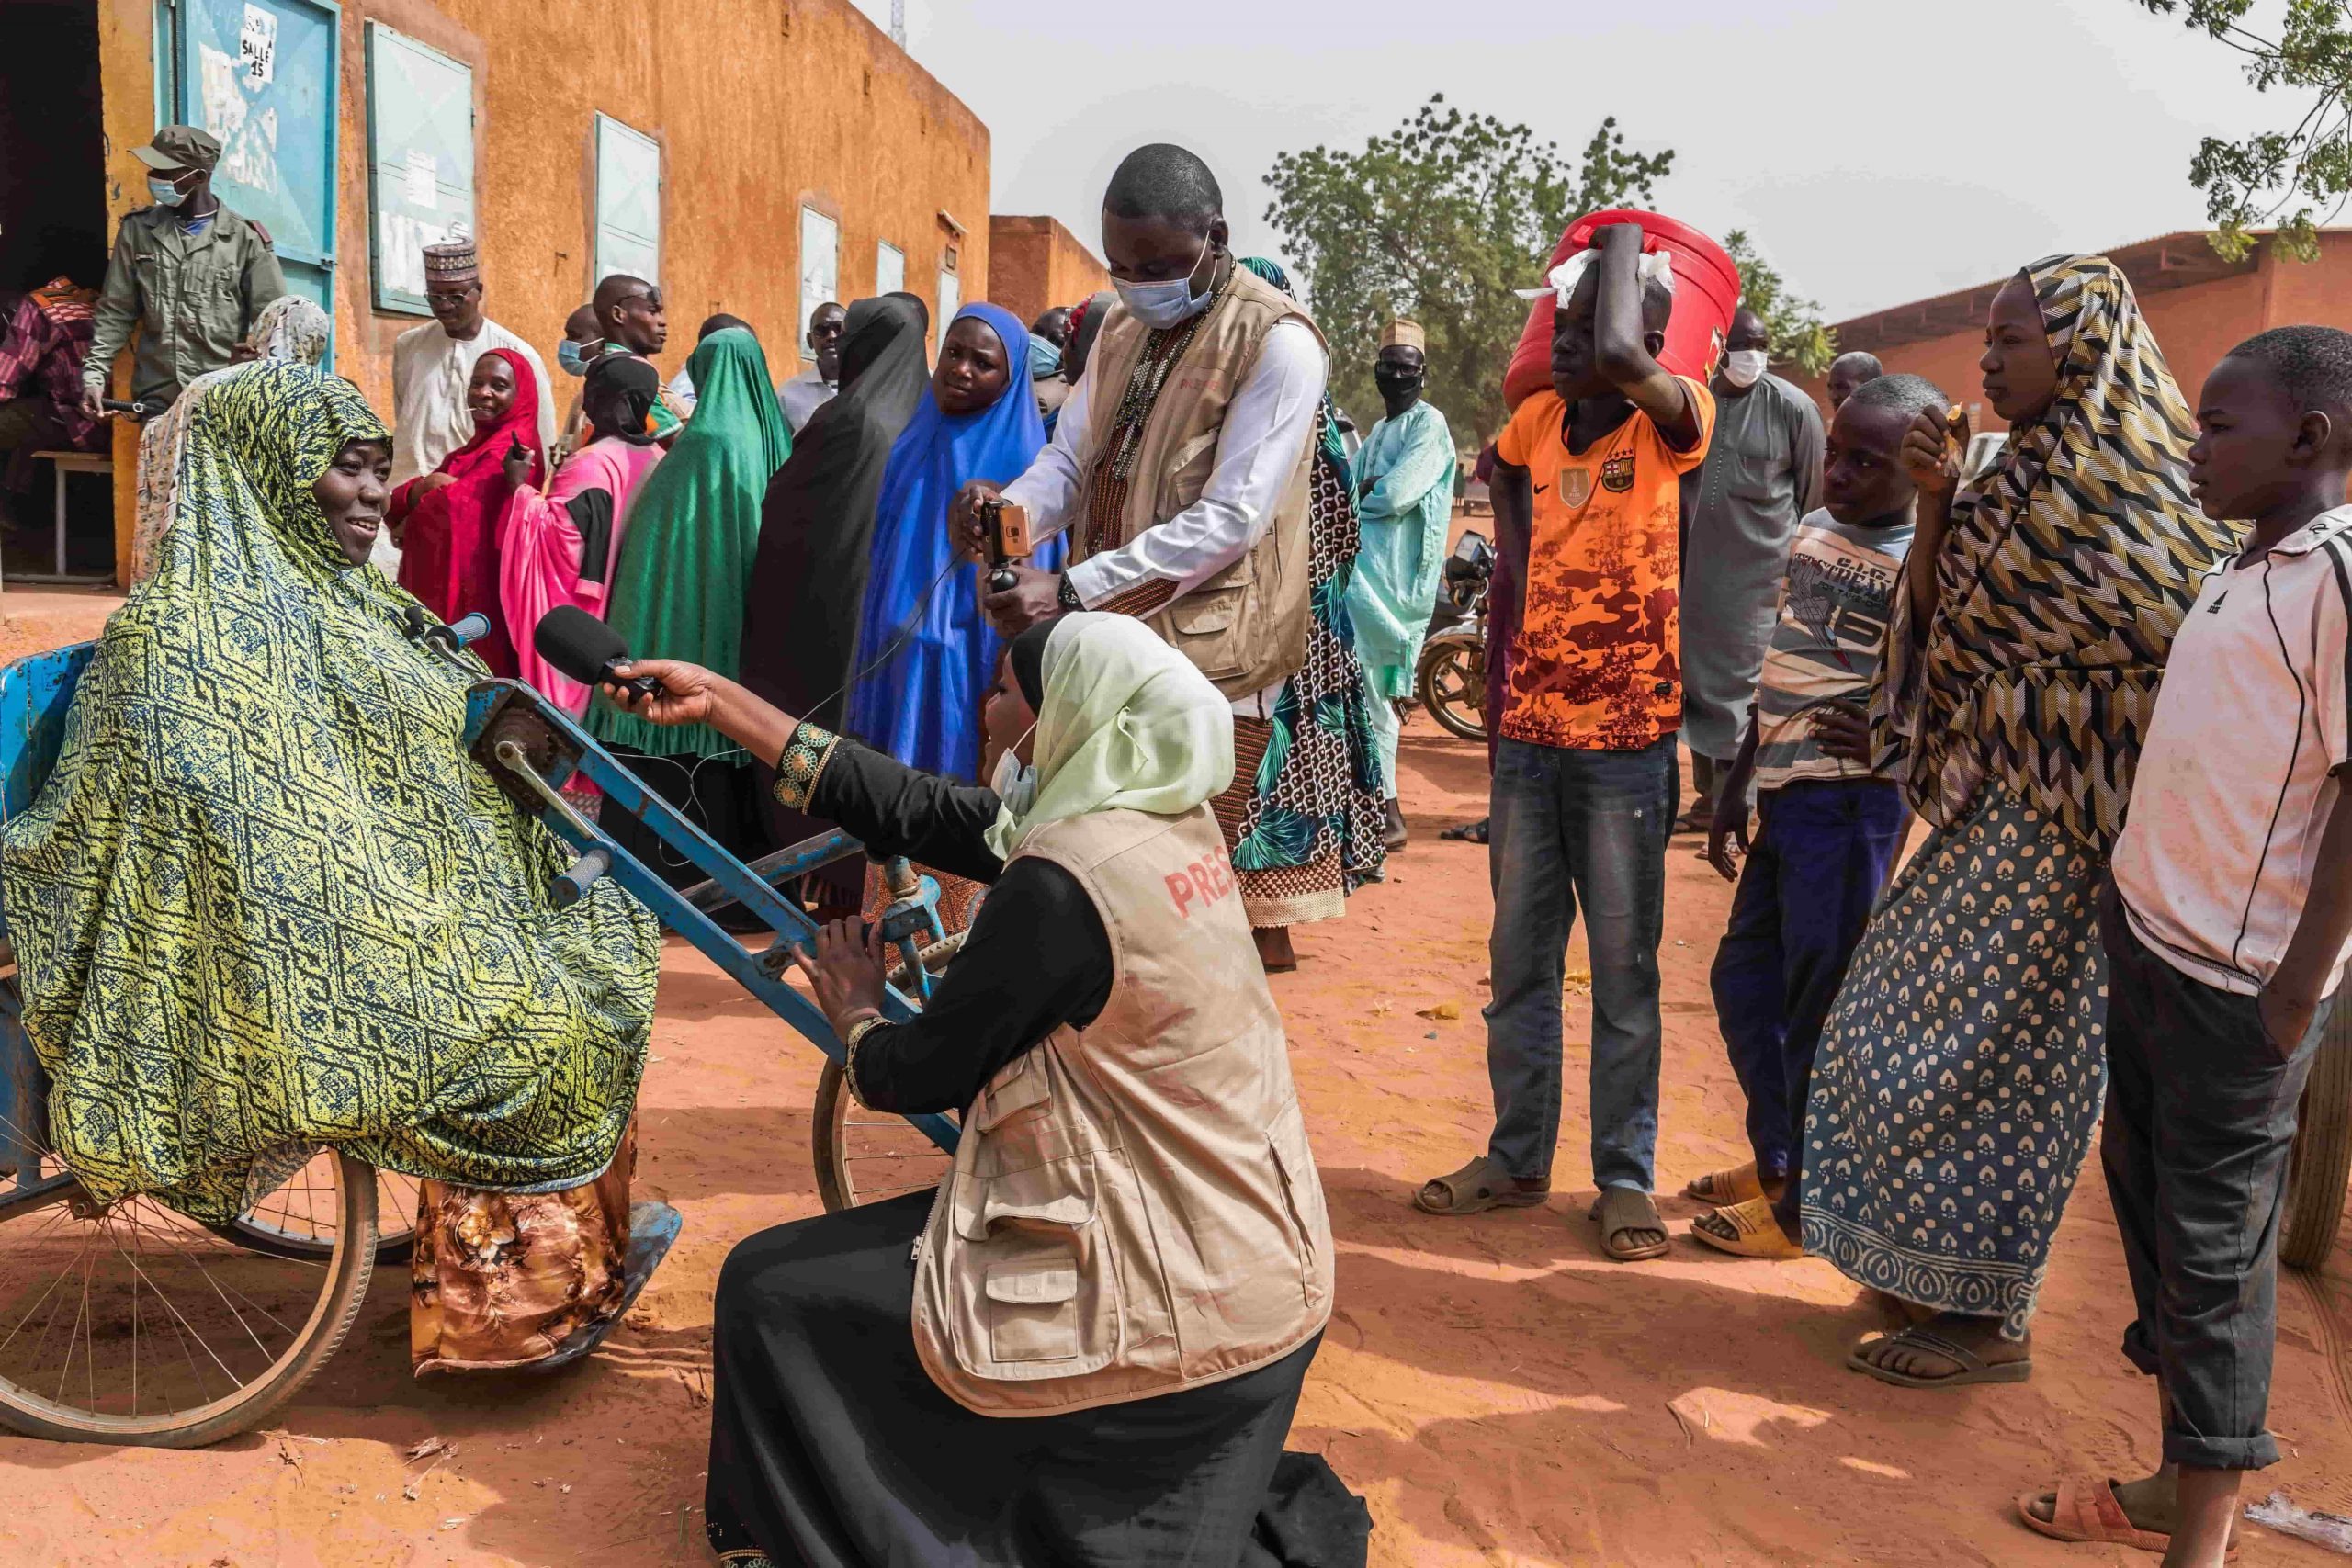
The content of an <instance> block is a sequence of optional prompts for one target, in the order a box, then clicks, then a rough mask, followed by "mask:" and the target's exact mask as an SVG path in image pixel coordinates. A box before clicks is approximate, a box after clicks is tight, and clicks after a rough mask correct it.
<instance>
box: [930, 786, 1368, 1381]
mask: <svg viewBox="0 0 2352 1568" xmlns="http://www.w3.org/2000/svg"><path fill="white" fill-rule="evenodd" d="M1019 853H1020V854H1023V855H1035V856H1037V857H1039V858H1041V859H1044V860H1049V861H1051V862H1053V863H1055V864H1056V865H1058V866H1060V867H1062V868H1063V869H1064V870H1065V871H1068V872H1069V874H1071V875H1072V876H1074V877H1076V878H1077V879H1078V881H1079V885H1080V886H1082V887H1084V888H1085V889H1086V892H1087V896H1088V897H1091V898H1092V899H1093V901H1094V908H1095V909H1096V910H1097V911H1098V912H1099V913H1100V914H1101V915H1102V917H1103V930H1104V931H1107V932H1108V933H1109V934H1110V938H1111V955H1112V964H1113V979H1112V982H1111V997H1110V1000H1109V1001H1108V1002H1107V1003H1106V1004H1105V1005H1104V1007H1103V1013H1102V1016H1101V1017H1099V1018H1097V1019H1096V1020H1095V1021H1093V1022H1092V1023H1090V1024H1088V1025H1087V1026H1086V1028H1085V1029H1084V1030H1082V1031H1080V1030H1075V1029H1070V1028H1068V1027H1064V1028H1060V1029H1057V1030H1055V1031H1054V1032H1053V1033H1051V1034H1049V1035H1047V1036H1046V1039H1045V1040H1044V1041H1043V1042H1042V1043H1039V1044H1037V1045H1035V1046H1034V1047H1032V1048H1031V1049H1030V1050H1028V1051H1026V1052H1024V1053H1023V1054H1022V1055H1020V1056H1017V1057H1015V1058H1014V1059H1013V1060H1012V1062H1011V1063H1010V1064H1008V1065H1007V1066H1005V1067H1004V1069H1003V1070H1002V1071H1001V1072H1000V1073H998V1074H997V1075H996V1077H993V1078H991V1079H990V1080H989V1084H988V1087H987V1088H986V1089H982V1090H981V1091H980V1094H979V1097H978V1099H977V1100H974V1101H973V1103H972V1107H971V1111H970V1112H969V1114H968V1115H967V1118H966V1120H965V1122H964V1137H963V1142H962V1144H961V1145H960V1146H959V1147H958V1148H957V1149H956V1161H955V1165H954V1167H953V1168H952V1169H951V1170H950V1171H949V1173H948V1176H947V1179H946V1180H945V1181H944V1182H943V1183H941V1185H940V1189H939V1197H938V1199H937V1201H934V1202H933V1205H932V1210H931V1221H930V1224H928V1226H927V1227H926V1228H925V1229H924V1232H923V1236H922V1241H921V1242H920V1243H918V1244H917V1247H916V1257H915V1299H914V1339H915V1349H916V1352H917V1353H918V1354H919V1355H920V1356H921V1357H922V1364H923V1368H924V1370H925V1371H928V1372H930V1374H931V1379H932V1381H933V1382H935V1383H937V1384H938V1385H939V1386H940V1388H941V1389H942V1390H943V1391H944V1392H945V1393H947V1395H948V1396H949V1397H950V1398H952V1399H954V1400H955V1401H956V1403H957V1404H962V1405H964V1406H965V1407H966V1408H967V1409H970V1410H976V1411H978V1412H979V1413H980V1414H981V1415H984V1416H1052V1415H1058V1414H1060V1413H1061V1412H1064V1411H1069V1410H1084V1409H1087V1408H1089V1407H1091V1406H1093V1405H1099V1404H1118V1403H1120V1402H1122V1401H1125V1400H1131V1399H1143V1398H1147V1397H1148V1396H1150V1395H1152V1394H1159V1393H1173V1392H1175V1391H1176V1390H1178V1389H1184V1388H1193V1387H1195V1386H1198V1385H1200V1384H1203V1383H1211V1382H1217V1381H1219V1380H1220V1379H1224V1378H1229V1377H1233V1376H1236V1375H1238V1374H1239V1373H1241V1372H1245V1371H1250V1369H1251V1368H1253V1367H1258V1366H1262V1365H1264V1364H1265V1363H1266V1362H1268V1361H1271V1360H1273V1359H1275V1358H1277V1357H1280V1356H1283V1355H1285V1354H1287V1353H1289V1352H1290V1351H1292V1350H1295V1349H1296V1348H1298V1347H1299V1346H1301V1345H1303V1344H1305V1343H1306V1341H1307V1340H1308V1339H1309V1338H1311V1337H1314V1335H1315V1334H1316V1333H1317V1331H1318V1330H1320V1329H1321V1328H1322V1326H1323V1324H1324V1321H1325V1320H1326V1319H1327V1318H1329V1316H1330V1313H1331V1232H1330V1226H1329V1222H1328V1221H1327V1219H1326V1218H1325V1215H1324V1210H1323V1187H1322V1183H1321V1181H1320V1180H1319V1179H1317V1176H1316V1174H1315V1162H1314V1158H1313V1156H1311V1155H1310V1154H1309V1153H1308V1152H1307V1146H1306V1123H1305V1122H1303V1121H1302V1120H1301V1119H1300V1117H1299V1111H1298V1096H1297V1091H1296V1090H1295V1089H1293V1087H1292V1085H1291V1078H1290V1056H1289V1053H1288V1050H1287V1048H1286V1045H1285V1043H1284V1041H1283V1023H1282V1017H1281V1015H1280V1014H1279V1013H1278V1012H1277V1011H1276V1010H1275V1009H1274V999H1273V997H1272V994H1271V993H1269V992H1268V991H1267V989H1266V980H1265V974H1264V971H1263V970H1262V969H1261V966H1260V964H1259V962H1258V953H1257V949H1256V947H1255V946H1254V945H1253V944H1252V943H1251V942H1250V925H1249V921H1248V920H1247V919H1245V918H1244V916H1243V915H1242V912H1241V896H1240V893H1239V892H1238V890H1237V889H1236V887H1235V886H1234V879H1233V869H1232V866H1231V865H1230V864H1229V863H1227V860H1226V856H1225V843H1224V840H1222V839H1221V838H1220V837H1219V836H1218V833H1217V826H1216V818H1215V817H1213V816H1211V815H1210V813H1209V810H1208V808H1207V807H1195V808H1194V809H1193V810H1191V811H1188V812H1185V813H1184V814H1183V815H1182V816H1179V817H1154V816H1149V815H1147V814H1145V813H1143V812H1139V811H1102V812H1096V813H1093V814H1091V815H1090V816H1085V817H1078V818H1069V819H1067V820H1064V821H1060V822H1053V823H1048V824H1047V825H1046V826H1045V827H1043V828H1040V829H1037V830H1036V831H1035V832H1034V833H1032V834H1031V835H1030V836H1029V838H1028V840H1027V841H1026V842H1024V843H1023V845H1022V847H1021V849H1020V851H1019Z"/></svg>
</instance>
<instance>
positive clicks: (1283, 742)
mask: <svg viewBox="0 0 2352 1568" xmlns="http://www.w3.org/2000/svg"><path fill="white" fill-rule="evenodd" d="M1241 265H1243V266H1246V267H1248V268H1249V269H1250V271H1252V272H1254V273H1256V274H1257V275H1258V276H1260V277H1261V278H1263V279H1265V280H1266V281H1267V282H1268V283H1271V284H1272V285H1273V286H1274V287H1275V288H1279V289H1281V290H1282V291H1283V293H1285V294H1288V293H1291V292H1292V290H1291V287H1290V280H1289V278H1287V277H1286V276H1283V270H1282V268H1280V267H1278V266H1276V265H1274V264H1273V263H1272V262H1270V261H1267V260H1265V259H1264V258H1263V257H1261V256H1250V257H1247V258H1245V259H1244V260H1243V261H1242V263H1241ZM1179 330H1180V331H1181V329H1179ZM1153 335H1154V337H1155V338H1156V337H1158V336H1159V334H1158V333H1154V334H1153ZM1308 486H1309V493H1308V502H1307V515H1306V540H1307V594H1308V601H1307V604H1308V609H1309V612H1310V613H1309V615H1308V616H1307V621H1306V661H1305V662H1304V663H1302V664H1301V665H1300V666H1299V668H1298V671H1297V673H1295V674H1294V675H1293V676H1292V677H1291V678H1290V679H1289V680H1288V681H1286V682H1283V689H1282V694H1281V695H1280V696H1279V697H1277V698H1276V699H1275V701H1274V705H1273V711H1272V714H1270V715H1269V716H1268V720H1269V723H1270V726H1271V728H1270V729H1269V732H1268V734H1267V737H1266V747H1265V751H1264V754H1263V756H1262V757H1261V759H1260V761H1259V762H1258V765H1257V767H1256V768H1255V769H1254V770H1250V769H1248V768H1242V769H1239V770H1237V773H1236V779H1237V787H1238V781H1241V780H1248V781H1250V783H1251V785H1252V787H1251V793H1250V799H1249V801H1248V803H1247V804H1246V805H1245V806H1243V807H1241V808H1240V809H1239V810H1238V812H1236V813H1235V814H1234V816H1233V819H1232V820H1231V821H1230V822H1227V821H1226V819H1225V818H1224V816H1223V814H1222V813H1220V816H1219V821H1220V824H1221V825H1224V826H1225V827H1226V829H1227V849H1228V850H1229V851H1230V852H1232V856H1233V868H1234V870H1235V871H1236V872H1237V873H1238V874H1239V879H1240V883H1241V901H1242V907H1243V908H1245V909H1247V910H1248V911H1249V914H1250V924H1251V925H1253V926H1260V927H1271V926H1293V925H1305V924H1306V923H1308V922H1309V921H1313V920H1335V919H1339V918H1340V916H1341V915H1343V914H1345V913H1346V912H1347V895H1348V894H1349V893H1351V892H1352V891H1353V890H1354V889H1355V887H1356V886H1358V885H1359V884H1361V883H1364V882H1376V881H1378V880H1380V878H1381V877H1382V875H1383V874H1384V872H1385V866H1386V864H1387V859H1388V849H1387V840H1386V825H1387V818H1386V814H1385V810H1384V809H1383V806H1384V800H1385V795H1384V792H1383V790H1382V787H1381V780H1380V761H1379V751H1378V748H1377V747H1376V745H1375V744H1374V739H1373V734H1372V716H1371V712H1370V709H1369V707H1368V705H1367V704H1366V700H1365V696H1364V681H1363V666H1362V665H1361V664H1359V663H1358V662H1357V661H1356V653H1355V626H1354V623H1353V622H1352V621H1351V619H1350V618H1349V615H1348V585H1349V583H1350V581H1351V580H1352V579H1353V576H1354V573H1355V562H1356V548H1357V545H1358V535H1357V525H1356V508H1355V501H1354V498H1353V497H1352V496H1351V494H1350V487H1349V482H1348V459H1347V457H1346V454H1345V452H1344V451H1343V450H1342V448H1341V447H1340V428H1339V421H1338V420H1337V418H1336V417H1335V416H1334V414H1333V412H1332V408H1331V400H1330V398H1329V396H1328V395H1326V397H1325V398H1324V400H1323V410H1322V412H1321V413H1320V414H1319V415H1318V416H1317V422H1316V433H1315V460H1314V462H1313V463H1312V464H1310V465H1309V468H1308ZM1240 733H1241V727H1240V726H1238V725H1237V727H1236V736H1237V742H1236V744H1237V749H1238V745H1239V743H1240V742H1239V740H1238V737H1239V735H1240ZM1236 760H1237V761H1238V760H1239V759H1238V756H1237V759H1236Z"/></svg>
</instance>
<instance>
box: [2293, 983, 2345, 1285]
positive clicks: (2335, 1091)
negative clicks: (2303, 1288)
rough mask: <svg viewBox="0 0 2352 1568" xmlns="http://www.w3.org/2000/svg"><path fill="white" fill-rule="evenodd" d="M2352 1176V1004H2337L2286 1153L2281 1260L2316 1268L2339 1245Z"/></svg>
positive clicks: (2298, 1265) (2301, 1267)
mask: <svg viewBox="0 0 2352 1568" xmlns="http://www.w3.org/2000/svg"><path fill="white" fill-rule="evenodd" d="M2346 1179H2352V1008H2346V1007H2339V1008H2337V1009H2336V1010H2335V1014H2334V1016H2333V1017H2331V1018H2330V1019H2329V1020H2328V1025H2327V1033H2326V1035H2325V1037H2324V1038H2323V1039H2322V1040H2321V1041H2320V1043H2319V1058H2318V1060H2316V1061H2314V1062H2313V1063H2312V1076H2311V1078H2310V1080H2309V1081H2308V1082H2306V1083H2305V1084H2304V1085H2303V1106H2302V1113H2301V1116H2300V1117H2299V1118H2298V1119H2297V1122H2296V1125H2295V1145H2294V1148H2293V1150H2292V1151H2291V1152H2290V1154H2289V1155H2288V1156H2287V1195H2286V1201H2285V1203H2284V1205H2283V1208H2284V1211H2285V1217H2284V1219H2283V1220H2281V1222H2280V1229H2279V1233H2278V1261H2279V1262H2281V1263H2284V1264H2285V1265H2286V1266H2287V1267H2288V1268H2290V1269H2316V1268H2318V1267H2319V1266H2320V1265H2321V1264H2323V1263H2324V1262H2326V1261H2327V1255H2328V1254H2329V1253H2330V1252H2331V1251H2333V1250H2334V1249H2335V1231H2336V1225H2337V1223H2338V1222H2339V1221H2340V1220H2342V1218H2343V1217H2344V1187H2345V1182H2346Z"/></svg>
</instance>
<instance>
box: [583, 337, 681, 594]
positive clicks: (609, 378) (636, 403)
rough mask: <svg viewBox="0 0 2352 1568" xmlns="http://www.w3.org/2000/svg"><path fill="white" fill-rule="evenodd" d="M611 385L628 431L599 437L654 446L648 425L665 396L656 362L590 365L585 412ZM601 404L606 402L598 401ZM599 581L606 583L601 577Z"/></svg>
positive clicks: (630, 358) (616, 358) (624, 357)
mask: <svg viewBox="0 0 2352 1568" xmlns="http://www.w3.org/2000/svg"><path fill="white" fill-rule="evenodd" d="M608 384H609V385H610V386H611V387H612V388H613V389H614V390H616V392H618V393H619V394H620V397H621V400H622V407H623V408H624V409H625V410H626V411H627V412H628V428H627V429H625V430H606V429H605V428H604V427H603V426H602V425H597V426H596V427H595V430H596V434H598V435H600V436H604V435H610V436H613V437H615V438H616V439H618V440H622V441H626V442H628V444H629V445H630V446H651V445H652V444H653V440H654V435H653V432H652V431H651V429H650V428H649V427H648V426H647V424H646V423H645V421H646V417H647V416H648V415H649V414H650V413H651V412H653V404H654V400H656V399H658V398H659V397H661V395H662V372H660V371H659V370H656V369H655V368H654V367H653V363H652V361H650V360H647V359H639V357H638V356H637V355H634V354H607V355H603V356H602V357H600V358H596V359H592V360H590V361H589V362H588V375H587V378H586V379H585V381H584V382H583V383H582V387H581V391H580V402H581V406H582V408H583V409H584V408H585V407H586V406H587V403H588V400H589V398H590V397H591V396H592V395H596V394H600V393H602V391H603V390H604V389H605V387H606V386H607V385H608ZM598 400H599V401H602V398H601V397H598ZM583 559H584V557H583ZM598 559H600V560H601V559H602V557H601V556H599V557H598ZM598 581H602V578H601V576H600V577H599V579H598Z"/></svg>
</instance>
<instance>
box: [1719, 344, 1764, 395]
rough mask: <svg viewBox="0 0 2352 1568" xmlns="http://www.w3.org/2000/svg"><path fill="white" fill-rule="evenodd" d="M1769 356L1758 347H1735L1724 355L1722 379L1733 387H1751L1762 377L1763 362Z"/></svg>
mask: <svg viewBox="0 0 2352 1568" xmlns="http://www.w3.org/2000/svg"><path fill="white" fill-rule="evenodd" d="M1770 357H1771V356H1770V355H1768V354H1766V353H1765V352H1764V351H1763V350H1762V349H1760V348H1735V349H1733V350H1732V351H1731V352H1730V353H1729V354H1726V355H1724V380H1726V381H1729V382H1730V383H1731V384H1732V385H1733V386H1735V387H1753V386H1754V385H1756V383H1757V382H1758V381H1759V380H1761V379H1762V378H1763V376H1764V363H1765V361H1766V360H1767V359H1769V358H1770Z"/></svg>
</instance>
